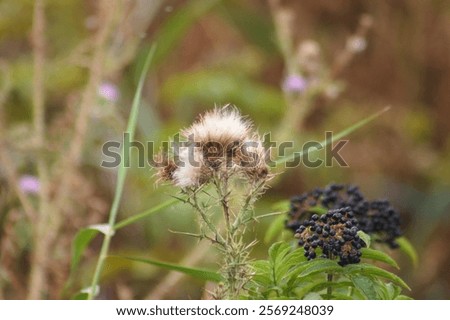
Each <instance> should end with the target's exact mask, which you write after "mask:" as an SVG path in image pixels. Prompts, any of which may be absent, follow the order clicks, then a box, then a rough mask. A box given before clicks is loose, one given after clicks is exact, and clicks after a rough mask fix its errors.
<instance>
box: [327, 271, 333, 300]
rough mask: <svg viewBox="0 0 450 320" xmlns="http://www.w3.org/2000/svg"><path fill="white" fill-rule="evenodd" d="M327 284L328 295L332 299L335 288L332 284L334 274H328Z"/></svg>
mask: <svg viewBox="0 0 450 320" xmlns="http://www.w3.org/2000/svg"><path fill="white" fill-rule="evenodd" d="M327 282H328V284H329V285H328V287H327V295H328V297H331V295H332V294H333V286H332V285H331V283H332V282H333V274H332V273H328V274H327Z"/></svg>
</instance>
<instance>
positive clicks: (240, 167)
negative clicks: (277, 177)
mask: <svg viewBox="0 0 450 320" xmlns="http://www.w3.org/2000/svg"><path fill="white" fill-rule="evenodd" d="M182 134H183V136H184V137H186V138H187V139H188V141H187V143H185V145H186V146H183V147H180V148H179V150H178V152H175V153H177V154H175V157H176V161H168V162H167V163H166V164H165V166H163V167H162V168H160V169H159V173H158V176H159V177H161V179H160V180H164V181H172V182H173V183H174V184H175V185H176V186H179V187H181V188H188V187H193V188H196V187H199V186H201V185H202V184H205V183H208V182H209V181H210V180H211V178H212V176H213V174H214V173H216V174H219V175H220V174H224V173H226V174H227V175H228V176H230V175H232V174H235V173H243V174H244V175H243V176H245V177H247V178H248V179H250V180H252V181H257V180H259V179H266V177H267V176H268V174H269V170H268V167H267V165H266V158H267V155H268V151H267V150H265V148H264V146H263V144H262V142H261V139H260V138H259V136H258V135H257V134H256V132H254V130H253V125H252V123H251V121H249V120H248V119H245V118H244V117H243V116H242V115H241V114H240V113H239V111H238V110H237V109H236V108H235V107H232V106H229V105H227V106H225V107H223V108H215V109H214V110H212V111H208V112H206V113H205V114H204V115H202V116H201V117H200V119H199V120H198V121H197V122H195V123H194V124H192V125H191V126H190V127H188V128H187V129H184V130H182Z"/></svg>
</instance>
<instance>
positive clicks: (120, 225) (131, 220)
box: [114, 199, 178, 230]
mask: <svg viewBox="0 0 450 320" xmlns="http://www.w3.org/2000/svg"><path fill="white" fill-rule="evenodd" d="M177 202H178V200H177V199H170V200H167V201H165V202H162V203H160V204H158V205H156V206H154V207H153V208H150V209H147V210H145V211H144V212H141V213H138V214H135V215H132V216H131V217H129V218H126V219H124V220H122V221H120V222H118V223H116V225H115V226H114V230H119V229H121V228H123V227H126V226H128V225H130V224H133V223H135V222H137V221H139V220H141V219H144V218H148V217H149V216H151V215H153V214H155V213H158V212H159V211H160V210H162V209H164V208H167V207H169V206H171V205H172V204H175V203H177Z"/></svg>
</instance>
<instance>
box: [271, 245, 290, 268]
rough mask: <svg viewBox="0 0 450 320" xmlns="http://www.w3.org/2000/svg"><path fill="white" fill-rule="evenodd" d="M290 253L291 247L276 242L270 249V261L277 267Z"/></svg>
mask: <svg viewBox="0 0 450 320" xmlns="http://www.w3.org/2000/svg"><path fill="white" fill-rule="evenodd" d="M289 251H291V246H290V245H289V244H287V243H286V242H281V241H280V242H275V243H274V244H273V245H271V246H270V248H269V259H270V261H271V262H272V264H273V265H274V266H277V265H278V264H279V263H280V261H281V260H282V259H283V258H284V257H285V256H286V254H287V253H288V252H289Z"/></svg>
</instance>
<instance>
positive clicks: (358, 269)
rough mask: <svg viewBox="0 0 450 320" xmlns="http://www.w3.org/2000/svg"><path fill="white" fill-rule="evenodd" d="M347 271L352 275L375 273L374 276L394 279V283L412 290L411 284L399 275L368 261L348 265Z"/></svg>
mask: <svg viewBox="0 0 450 320" xmlns="http://www.w3.org/2000/svg"><path fill="white" fill-rule="evenodd" d="M344 269H345V272H346V273H347V274H351V275H357V274H362V275H373V276H377V277H381V278H384V279H387V280H390V281H392V282H393V283H395V284H397V285H399V286H401V287H403V288H406V289H408V290H411V289H410V288H409V286H408V285H407V284H406V283H405V282H404V281H403V280H402V279H401V278H400V277H398V276H396V275H395V274H393V273H391V272H389V271H386V270H384V269H381V268H378V267H375V266H373V265H370V264H366V263H359V264H355V265H348V266H346V267H345V268H344Z"/></svg>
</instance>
